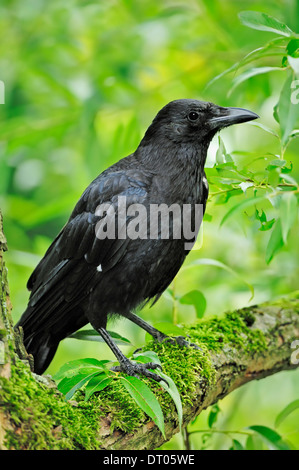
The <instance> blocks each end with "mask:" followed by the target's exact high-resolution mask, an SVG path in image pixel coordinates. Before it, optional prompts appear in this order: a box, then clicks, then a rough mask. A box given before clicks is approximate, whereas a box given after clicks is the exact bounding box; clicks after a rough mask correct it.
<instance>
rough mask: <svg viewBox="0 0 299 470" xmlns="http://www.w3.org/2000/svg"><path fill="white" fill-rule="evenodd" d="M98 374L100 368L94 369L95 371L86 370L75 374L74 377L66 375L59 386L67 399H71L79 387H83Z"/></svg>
mask: <svg viewBox="0 0 299 470" xmlns="http://www.w3.org/2000/svg"><path fill="white" fill-rule="evenodd" d="M98 374H99V371H98V370H94V372H90V371H89V370H86V371H84V372H81V373H79V374H76V375H74V376H73V377H65V378H64V379H62V380H61V382H59V384H58V385H57V388H58V390H59V391H60V392H61V393H62V394H63V395H64V396H65V399H66V400H70V399H71V398H72V396H73V395H74V393H75V392H76V391H77V390H78V389H79V388H81V387H83V385H84V384H85V383H86V382H88V381H89V380H90V379H91V378H92V377H94V376H95V375H98Z"/></svg>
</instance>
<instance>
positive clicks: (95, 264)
mask: <svg viewBox="0 0 299 470" xmlns="http://www.w3.org/2000/svg"><path fill="white" fill-rule="evenodd" d="M148 187H149V180H148V178H147V176H146V175H144V174H143V173H141V172H138V171H136V170H133V169H132V170H126V171H124V170H122V169H121V170H118V171H111V169H110V171H107V170H106V171H105V172H104V173H102V174H101V175H100V176H99V177H98V178H96V179H95V180H94V181H93V182H92V183H91V184H90V186H89V187H88V188H87V189H86V191H85V192H84V193H83V195H82V196H81V198H80V200H79V201H78V203H77V205H76V207H75V209H74V211H73V213H72V214H71V217H70V219H69V221H68V222H67V224H66V225H65V226H64V228H63V229H62V230H61V232H60V233H59V234H58V236H57V237H56V239H55V240H54V241H53V243H52V244H51V246H50V247H49V248H48V250H47V252H46V254H45V256H44V257H43V259H42V260H41V261H40V263H39V264H38V265H37V267H36V268H35V270H34V272H33V273H32V275H31V277H30V278H29V281H28V284H27V287H28V289H29V290H30V291H31V295H30V299H29V303H28V308H27V310H26V311H25V312H24V314H23V316H22V318H21V320H20V322H19V323H18V324H19V325H21V326H23V328H24V330H25V329H26V325H27V326H28V327H29V325H30V330H31V331H33V330H35V327H34V325H36V328H38V329H39V328H43V327H46V326H48V327H49V326H50V324H54V323H56V321H57V320H58V318H59V322H60V323H61V324H63V322H64V318H65V322H68V321H69V320H70V321H71V319H70V315H69V313H70V311H71V310H72V309H74V308H75V307H76V306H77V305H78V304H79V302H80V301H81V300H82V297H83V296H84V295H87V294H88V292H89V287H90V285H91V284H92V282H93V278H94V276H97V275H99V272H98V271H100V272H101V273H102V274H104V273H105V272H107V271H108V270H109V269H111V268H112V267H113V266H115V265H116V264H117V263H118V262H119V261H120V260H121V259H122V257H123V256H124V255H125V253H126V248H127V244H128V243H129V242H130V240H129V239H128V238H125V237H124V238H118V237H117V236H116V238H115V239H108V238H105V239H99V238H98V237H97V236H96V230H97V226H98V225H97V224H99V223H101V221H102V222H103V220H104V219H103V215H99V211H97V209H98V208H99V207H100V206H101V205H102V204H105V207H106V205H107V204H108V205H109V206H110V207H111V208H113V209H114V213H113V210H112V211H111V212H110V211H109V213H110V215H109V217H107V216H106V213H105V221H106V222H108V223H109V221H110V217H115V219H116V220H117V216H118V209H119V208H118V201H119V197H120V196H122V197H124V198H125V203H126V207H128V206H129V205H131V204H134V203H140V204H142V203H143V202H144V201H145V200H146V198H147V196H148ZM123 201H124V199H123ZM101 207H104V206H101ZM127 222H128V220H127V219H126V220H125V223H127ZM112 225H113V223H111V226H112ZM116 230H117V224H116ZM97 268H98V269H97Z"/></svg>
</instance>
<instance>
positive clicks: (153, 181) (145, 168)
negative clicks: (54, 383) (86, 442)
mask: <svg viewBox="0 0 299 470" xmlns="http://www.w3.org/2000/svg"><path fill="white" fill-rule="evenodd" d="M257 117H258V116H257V115H255V114H254V113H251V112H250V111H247V110H241V109H238V108H221V107H218V106H216V105H213V104H211V103H204V102H200V101H196V100H177V101H173V102H171V103H169V104H168V105H166V106H165V107H164V108H163V109H162V110H161V111H160V112H159V113H158V115H157V116H156V118H155V119H154V121H153V123H152V124H151V126H150V127H149V128H148V130H147V132H146V134H145V136H144V138H143V139H142V141H141V143H140V145H139V147H138V148H137V150H136V151H135V152H134V153H133V154H132V155H130V156H128V157H126V158H124V159H122V160H120V161H119V162H118V163H116V164H114V165H112V166H111V167H110V168H108V169H107V170H105V171H104V172H103V173H102V174H100V175H99V176H98V177H97V178H96V179H95V180H94V181H93V182H92V183H91V184H90V185H89V187H88V188H87V189H86V190H85V192H84V193H83V194H82V196H81V198H80V199H79V201H78V203H77V205H76V206H75V208H74V210H73V212H72V214H71V216H70V218H69V220H68V222H67V224H66V225H65V226H64V228H63V229H62V230H61V232H60V233H59V235H58V236H57V237H56V239H55V240H54V241H53V243H52V244H51V246H50V247H49V249H48V250H47V252H46V254H45V256H44V257H43V259H42V260H41V261H40V263H39V264H38V266H37V267H36V269H35V270H34V272H33V273H32V275H31V277H30V279H29V281H28V289H29V290H30V291H31V295H30V299H29V303H28V307H27V309H26V311H25V312H24V314H23V315H22V317H21V319H20V321H19V322H18V324H17V325H16V326H17V327H18V326H21V327H22V328H23V331H24V345H25V347H26V350H27V352H28V353H29V354H32V355H33V357H34V369H35V371H36V372H37V373H42V372H43V371H44V370H45V369H46V368H47V367H48V365H49V363H50V362H51V360H52V358H53V355H54V354H55V351H56V349H57V346H58V344H59V342H60V341H61V340H62V339H64V338H65V337H67V336H69V335H70V334H71V333H73V332H74V331H76V330H78V329H79V328H81V327H83V326H84V325H85V324H87V323H88V322H90V323H91V325H92V326H93V327H94V328H95V329H96V330H97V331H99V333H100V334H102V336H103V337H104V339H105V340H106V342H107V343H108V345H109V346H110V347H111V348H112V349H113V351H114V352H115V353H116V355H117V357H118V359H119V361H120V365H121V367H122V369H123V370H125V371H126V372H128V373H132V374H135V373H145V374H146V375H149V374H147V373H146V368H145V369H144V370H142V371H140V370H138V371H137V370H135V369H134V370H133V369H132V370H131V369H130V367H131V365H132V364H131V363H129V361H128V360H126V358H125V357H124V356H123V355H122V354H121V353H120V351H118V349H117V348H116V346H115V345H113V342H112V340H111V338H110V339H109V338H108V337H107V335H106V333H105V328H106V323H107V318H108V316H109V315H113V314H118V315H123V316H127V317H128V318H129V319H130V320H132V321H135V323H137V324H139V325H140V326H142V327H143V328H145V329H147V331H150V332H151V333H152V334H153V335H154V336H155V337H156V338H157V339H162V337H163V335H161V336H159V332H156V330H154V329H152V328H151V327H150V326H145V325H144V322H143V321H142V320H138V317H135V316H134V315H133V314H132V313H131V311H132V310H134V309H135V308H136V307H138V306H139V305H140V304H143V303H145V302H147V301H149V300H157V299H158V298H159V296H160V295H161V294H162V292H163V291H164V290H165V289H166V288H167V286H168V285H169V284H170V283H171V281H172V280H173V278H174V277H175V275H176V273H177V272H178V270H179V269H180V267H181V265H182V264H183V262H184V260H185V257H186V255H187V254H188V251H189V249H188V248H187V249H186V245H185V242H186V240H185V239H184V238H181V239H171V237H170V238H169V239H164V240H161V239H160V238H156V239H149V238H147V239H136V240H132V239H130V238H128V237H127V238H125V239H121V238H119V237H117V238H116V239H113V240H112V239H103V240H100V239H98V238H97V237H96V236H95V231H96V227H97V223H98V222H99V220H100V217H99V215H97V208H98V207H99V205H100V204H103V203H110V204H112V205H113V206H114V208H115V210H116V212H117V210H118V201H119V199H118V197H119V196H125V197H126V205H127V207H129V206H130V205H131V204H134V203H139V204H142V205H143V206H144V207H145V208H147V209H148V212H149V208H150V206H151V205H152V204H161V203H164V204H167V205H168V206H170V205H172V204H179V205H180V207H182V206H183V204H191V206H192V208H194V207H195V204H202V205H203V209H205V205H206V201H207V197H208V186H207V182H206V179H205V173H204V164H205V160H206V155H207V149H208V146H209V143H210V141H211V139H212V138H213V136H214V135H215V133H216V132H217V131H218V130H220V129H221V128H222V127H226V126H228V125H231V124H235V123H238V122H245V121H249V120H251V119H256V118H257ZM193 219H194V214H193ZM130 220H131V219H130V218H127V220H126V225H128V223H129V221H130ZM115 348H116V349H115ZM153 378H155V377H153Z"/></svg>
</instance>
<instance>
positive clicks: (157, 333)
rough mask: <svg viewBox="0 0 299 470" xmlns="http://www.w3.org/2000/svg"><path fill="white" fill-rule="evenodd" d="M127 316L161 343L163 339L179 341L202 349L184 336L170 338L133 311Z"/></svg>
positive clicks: (181, 343)
mask: <svg viewBox="0 0 299 470" xmlns="http://www.w3.org/2000/svg"><path fill="white" fill-rule="evenodd" d="M126 318H128V319H129V320H131V321H132V322H133V323H135V324H136V325H138V326H140V328H142V329H143V330H145V331H147V332H148V333H149V334H150V335H152V337H153V338H154V339H155V340H156V341H158V342H159V343H161V342H162V341H166V342H169V343H171V344H175V343H177V344H179V345H180V346H185V347H190V346H192V347H193V348H194V349H199V350H201V349H200V348H199V347H198V346H197V345H196V344H194V343H189V342H188V341H186V340H185V338H184V336H175V337H174V338H170V337H169V336H167V335H166V334H165V333H162V332H161V331H159V330H157V329H156V328H154V327H153V326H151V325H149V324H148V323H147V322H146V321H144V320H142V318H140V317H138V316H137V315H135V313H133V312H128V313H126Z"/></svg>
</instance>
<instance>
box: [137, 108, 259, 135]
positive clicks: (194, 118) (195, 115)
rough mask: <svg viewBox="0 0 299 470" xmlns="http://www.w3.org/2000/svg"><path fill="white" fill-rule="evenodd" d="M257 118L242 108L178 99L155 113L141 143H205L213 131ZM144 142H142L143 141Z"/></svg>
mask: <svg viewBox="0 0 299 470" xmlns="http://www.w3.org/2000/svg"><path fill="white" fill-rule="evenodd" d="M258 117H259V116H258V115H257V114H255V113H253V112H252V111H248V110H247V109H242V108H223V107H221V106H217V105H216V104H213V103H207V102H204V101H198V100H190V99H182V100H175V101H171V102H170V103H168V104H167V105H166V106H164V108H162V109H161V111H159V113H158V114H157V116H156V117H155V119H154V120H153V122H152V124H151V126H150V127H149V128H148V130H147V132H146V134H145V138H144V139H145V141H146V142H147V143H148V142H149V141H150V140H152V139H155V138H157V139H158V140H159V141H160V142H161V138H164V139H165V138H166V139H167V140H171V141H173V142H175V143H187V142H189V143H195V142H200V143H203V142H207V143H209V142H210V141H211V139H212V138H213V136H214V135H215V134H216V132H217V131H219V130H220V129H223V128H224V127H228V126H231V125H233V124H238V123H241V122H246V121H252V120H253V119H257V118H258ZM144 143H145V142H144Z"/></svg>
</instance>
